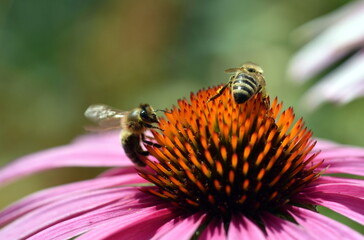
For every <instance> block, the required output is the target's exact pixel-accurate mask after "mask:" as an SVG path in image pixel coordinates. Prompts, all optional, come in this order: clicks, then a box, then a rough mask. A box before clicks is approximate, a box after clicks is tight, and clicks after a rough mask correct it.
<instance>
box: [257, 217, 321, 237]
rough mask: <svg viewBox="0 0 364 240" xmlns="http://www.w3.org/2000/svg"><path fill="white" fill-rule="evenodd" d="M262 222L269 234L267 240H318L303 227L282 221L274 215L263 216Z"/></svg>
mask: <svg viewBox="0 0 364 240" xmlns="http://www.w3.org/2000/svg"><path fill="white" fill-rule="evenodd" d="M262 221H263V223H264V226H265V230H266V232H267V239H269V240H281V239H284V240H290V239H300V240H303V239H307V240H312V239H316V238H315V236H312V235H310V234H309V233H308V232H307V231H306V230H305V229H304V228H302V226H300V225H297V224H294V223H292V222H289V221H287V220H283V219H280V218H278V217H275V216H274V215H272V214H269V213H265V214H264V215H263V216H262Z"/></svg>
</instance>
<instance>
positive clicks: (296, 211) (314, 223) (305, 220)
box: [288, 206, 363, 240]
mask: <svg viewBox="0 0 364 240" xmlns="http://www.w3.org/2000/svg"><path fill="white" fill-rule="evenodd" d="M288 211H289V213H290V214H291V215H292V216H293V217H294V219H295V220H296V221H297V223H298V224H299V225H301V226H302V227H303V228H305V229H306V230H307V231H308V232H309V234H310V235H311V236H313V237H315V238H314V239H330V240H342V239H347V240H359V239H363V236H361V235H360V234H359V233H358V232H356V231H354V230H353V229H351V228H349V227H348V226H345V225H344V224H342V223H339V222H336V221H334V220H332V219H330V218H328V217H325V216H323V215H321V214H320V213H316V212H313V211H310V210H307V209H304V208H299V207H294V206H291V207H289V208H288Z"/></svg>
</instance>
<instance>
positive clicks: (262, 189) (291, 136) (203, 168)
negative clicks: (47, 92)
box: [0, 88, 364, 240]
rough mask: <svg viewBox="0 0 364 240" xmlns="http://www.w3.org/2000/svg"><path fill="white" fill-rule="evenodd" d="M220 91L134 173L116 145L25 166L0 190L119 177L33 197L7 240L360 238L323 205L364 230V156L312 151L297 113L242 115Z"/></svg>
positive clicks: (177, 119) (173, 113)
mask: <svg viewBox="0 0 364 240" xmlns="http://www.w3.org/2000/svg"><path fill="white" fill-rule="evenodd" d="M216 89H217V88H212V89H208V90H201V91H200V92H198V93H197V94H191V99H190V102H188V101H187V100H179V101H178V106H176V107H173V108H172V109H171V110H170V111H168V112H166V113H165V114H166V118H165V119H161V120H160V124H159V127H160V128H162V129H163V131H161V132H156V131H152V133H153V136H154V138H155V141H156V142H158V144H160V145H161V146H162V147H156V146H149V145H146V148H147V149H148V151H149V152H150V154H151V156H150V157H149V158H148V159H147V160H146V163H147V167H145V168H143V167H137V168H136V169H135V167H134V166H133V165H132V164H131V162H130V161H129V160H128V159H127V158H126V156H125V154H124V153H123V152H122V150H121V148H120V147H119V146H118V137H117V136H116V134H110V135H107V136H103V135H100V136H86V137H83V138H81V139H78V140H76V141H75V142H74V143H72V144H71V145H69V146H64V147H59V148H55V149H51V150H48V151H44V152H40V153H36V154H33V155H29V156H27V157H24V158H22V159H20V160H18V161H16V162H14V163H12V164H10V165H9V166H6V167H4V168H3V169H1V170H0V182H1V183H4V182H6V181H10V180H14V179H15V178H18V177H20V176H24V175H26V174H30V173H34V172H37V171H41V170H44V169H50V168H56V167H63V166H87V165H89V166H107V167H110V166H114V167H117V168H111V169H110V170H108V171H106V172H105V173H104V174H102V175H101V176H98V177H96V178H95V179H90V180H86V181H83V182H76V183H71V184H67V185H63V186H58V187H54V188H50V189H46V190H43V191H40V192H37V193H34V194H32V195H30V196H28V197H25V198H24V199H22V200H20V201H18V202H16V203H14V204H12V205H11V206H9V207H8V208H6V209H4V210H3V211H2V212H0V226H3V228H2V229H1V230H0V239H25V238H27V239H70V238H74V237H77V239H191V238H198V239H241V238H244V239H322V238H324V237H325V238H327V239H340V240H341V239H344V238H345V239H363V237H362V235H360V234H359V233H357V232H355V231H354V230H352V229H351V228H349V227H347V226H345V225H343V224H341V223H339V222H336V221H334V220H332V219H330V218H327V217H325V216H323V215H321V214H320V213H319V212H317V211H316V206H317V205H321V206H325V207H327V208H330V209H332V210H333V211H336V212H338V213H340V214H342V215H344V216H347V217H348V218H351V219H353V220H355V221H357V222H359V223H361V224H363V223H364V208H363V206H364V200H363V198H364V186H363V180H358V179H349V178H343V177H335V176H327V175H326V174H335V173H347V174H354V175H363V173H364V161H363V160H364V149H360V148H354V147H348V146H340V145H337V144H335V143H330V142H325V141H320V140H319V141H318V142H317V144H316V145H315V143H316V142H315V141H314V140H312V139H311V132H310V131H308V130H307V129H306V128H305V127H304V124H303V121H302V119H300V120H298V121H297V122H294V113H293V109H292V108H288V109H286V110H285V111H283V112H281V109H282V103H278V101H277V99H275V100H274V101H273V103H272V105H271V107H269V108H267V106H266V101H264V100H263V98H262V95H261V94H256V95H255V96H254V97H253V98H251V99H250V100H249V101H247V102H245V103H243V104H239V105H238V104H236V103H235V102H234V101H233V99H232V98H231V94H230V93H229V91H225V93H224V94H223V95H222V96H221V97H220V98H219V99H217V100H215V101H213V102H210V103H208V104H206V101H207V99H208V98H209V97H210V96H211V95H212V94H213V93H214V92H215V91H216Z"/></svg>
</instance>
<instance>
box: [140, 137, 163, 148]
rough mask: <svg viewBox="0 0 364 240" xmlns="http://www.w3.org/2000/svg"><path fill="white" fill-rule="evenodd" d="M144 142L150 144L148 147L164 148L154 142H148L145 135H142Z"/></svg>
mask: <svg viewBox="0 0 364 240" xmlns="http://www.w3.org/2000/svg"><path fill="white" fill-rule="evenodd" d="M142 141H143V143H145V144H148V145H150V146H153V147H157V148H161V147H162V146H161V145H160V144H158V143H154V142H151V141H148V140H146V139H145V135H144V134H142Z"/></svg>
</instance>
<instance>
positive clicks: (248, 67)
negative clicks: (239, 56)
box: [241, 62, 263, 74]
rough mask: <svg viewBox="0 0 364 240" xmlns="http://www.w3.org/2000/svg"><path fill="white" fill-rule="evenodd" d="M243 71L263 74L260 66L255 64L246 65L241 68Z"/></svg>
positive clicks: (248, 63)
mask: <svg viewBox="0 0 364 240" xmlns="http://www.w3.org/2000/svg"><path fill="white" fill-rule="evenodd" d="M241 69H244V70H245V71H247V72H249V73H259V74H263V69H262V68H261V67H260V66H259V65H258V64H255V63H252V62H247V63H244V64H243V65H242V66H241Z"/></svg>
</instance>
